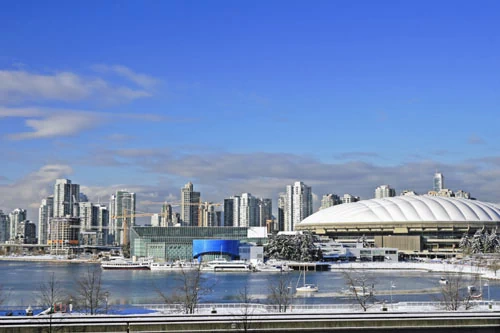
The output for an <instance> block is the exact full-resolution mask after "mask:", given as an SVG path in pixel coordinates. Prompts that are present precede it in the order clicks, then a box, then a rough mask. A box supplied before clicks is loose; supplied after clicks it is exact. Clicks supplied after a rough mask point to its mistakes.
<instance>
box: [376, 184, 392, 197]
mask: <svg viewBox="0 0 500 333" xmlns="http://www.w3.org/2000/svg"><path fill="white" fill-rule="evenodd" d="M395 196H396V190H395V189H393V188H391V187H390V186H389V185H380V186H379V187H377V188H376V189H375V199H381V198H390V197H395Z"/></svg>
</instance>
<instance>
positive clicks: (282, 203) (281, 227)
mask: <svg viewBox="0 0 500 333" xmlns="http://www.w3.org/2000/svg"><path fill="white" fill-rule="evenodd" d="M285 207H286V194H285V193H280V194H279V196H278V231H285Z"/></svg>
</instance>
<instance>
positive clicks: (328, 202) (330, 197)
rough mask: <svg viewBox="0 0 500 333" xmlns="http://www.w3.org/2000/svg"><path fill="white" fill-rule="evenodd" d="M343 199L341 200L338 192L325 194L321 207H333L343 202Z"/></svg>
mask: <svg viewBox="0 0 500 333" xmlns="http://www.w3.org/2000/svg"><path fill="white" fill-rule="evenodd" d="M341 203H342V201H341V200H340V197H339V196H338V195H336V194H332V193H329V194H325V195H323V198H322V199H321V207H320V209H325V208H328V207H332V206H335V205H339V204H341Z"/></svg>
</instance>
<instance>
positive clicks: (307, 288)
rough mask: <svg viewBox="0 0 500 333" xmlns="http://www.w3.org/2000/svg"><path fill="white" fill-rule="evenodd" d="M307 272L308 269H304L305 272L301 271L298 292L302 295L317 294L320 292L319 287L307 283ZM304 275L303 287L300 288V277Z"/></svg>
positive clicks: (296, 289)
mask: <svg viewBox="0 0 500 333" xmlns="http://www.w3.org/2000/svg"><path fill="white" fill-rule="evenodd" d="M306 270H307V267H304V271H301V272H300V274H299V278H298V279H297V286H296V287H295V291H296V292H300V293H308V292H317V291H318V290H319V288H318V286H317V285H315V284H312V283H306ZM301 275H302V277H303V279H304V281H303V284H302V286H301V287H299V286H298V285H299V282H300V276H301Z"/></svg>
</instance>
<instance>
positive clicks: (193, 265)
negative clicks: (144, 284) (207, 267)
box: [149, 261, 199, 271]
mask: <svg viewBox="0 0 500 333" xmlns="http://www.w3.org/2000/svg"><path fill="white" fill-rule="evenodd" d="M198 267H199V264H198V263H197V262H195V261H189V262H187V261H174V262H163V263H160V262H152V263H151V265H150V266H149V269H151V270H152V271H183V270H192V269H197V268H198Z"/></svg>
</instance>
